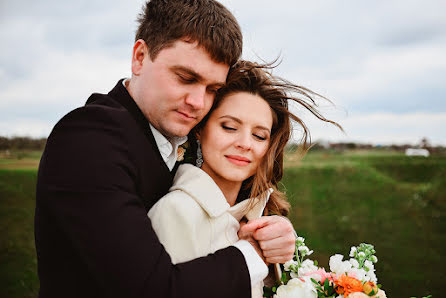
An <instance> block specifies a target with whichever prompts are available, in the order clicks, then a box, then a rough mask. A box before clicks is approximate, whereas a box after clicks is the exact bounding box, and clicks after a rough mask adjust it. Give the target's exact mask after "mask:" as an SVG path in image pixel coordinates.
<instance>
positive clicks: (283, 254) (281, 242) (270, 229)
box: [238, 215, 296, 264]
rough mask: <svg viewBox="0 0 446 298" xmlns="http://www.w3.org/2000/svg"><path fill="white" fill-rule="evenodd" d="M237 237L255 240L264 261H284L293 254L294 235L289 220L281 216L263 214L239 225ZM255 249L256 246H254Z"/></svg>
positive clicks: (294, 247) (289, 258) (294, 246)
mask: <svg viewBox="0 0 446 298" xmlns="http://www.w3.org/2000/svg"><path fill="white" fill-rule="evenodd" d="M238 234H239V238H240V239H244V240H248V241H249V242H250V243H251V244H253V243H252V241H250V240H249V238H250V237H251V238H253V239H252V240H257V242H258V245H259V246H260V249H261V250H262V254H263V257H264V260H265V263H282V264H283V263H285V262H286V261H289V260H291V259H292V258H293V256H294V250H295V249H296V237H295V235H294V229H293V225H292V224H291V222H290V221H289V220H288V219H287V218H284V217H282V216H275V215H273V216H263V217H261V218H258V219H253V220H250V221H249V222H248V223H247V224H244V225H240V230H239V232H238ZM253 246H254V245H253ZM256 249H257V248H256Z"/></svg>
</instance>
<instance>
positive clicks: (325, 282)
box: [324, 278, 330, 289]
mask: <svg viewBox="0 0 446 298" xmlns="http://www.w3.org/2000/svg"><path fill="white" fill-rule="evenodd" d="M329 285H330V284H329V282H328V278H326V279H325V281H324V289H328V287H329Z"/></svg>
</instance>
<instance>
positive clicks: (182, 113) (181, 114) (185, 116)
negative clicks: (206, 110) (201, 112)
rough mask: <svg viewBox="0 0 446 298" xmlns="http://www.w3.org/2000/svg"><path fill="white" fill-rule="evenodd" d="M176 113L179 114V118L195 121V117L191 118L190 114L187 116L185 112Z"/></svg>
mask: <svg viewBox="0 0 446 298" xmlns="http://www.w3.org/2000/svg"><path fill="white" fill-rule="evenodd" d="M176 112H177V113H178V114H180V116H182V117H183V118H185V119H188V120H195V119H197V117H196V116H193V115H192V114H189V113H187V112H182V111H178V110H177V111H176Z"/></svg>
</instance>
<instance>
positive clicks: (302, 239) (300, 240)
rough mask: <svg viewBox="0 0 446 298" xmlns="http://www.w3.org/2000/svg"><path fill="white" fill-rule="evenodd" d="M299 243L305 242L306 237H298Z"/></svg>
mask: <svg viewBox="0 0 446 298" xmlns="http://www.w3.org/2000/svg"><path fill="white" fill-rule="evenodd" d="M297 241H299V242H305V238H304V237H297Z"/></svg>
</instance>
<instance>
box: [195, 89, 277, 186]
mask: <svg viewBox="0 0 446 298" xmlns="http://www.w3.org/2000/svg"><path fill="white" fill-rule="evenodd" d="M272 124H273V116H272V111H271V108H270V107H269V105H268V103H267V102H266V101H265V100H264V99H263V98H261V97H260V96H258V95H253V94H251V93H247V92H237V93H233V94H230V95H228V96H226V97H225V98H224V99H223V101H222V102H221V103H220V106H219V107H218V108H217V109H215V110H214V111H213V112H212V114H211V115H210V117H209V119H208V121H207V123H206V124H205V126H204V127H203V129H202V130H201V132H200V135H199V139H200V142H201V145H202V153H203V165H202V169H203V170H204V171H205V172H206V173H208V174H209V176H211V177H212V178H213V179H214V181H215V182H216V183H217V185H222V184H220V183H223V184H227V183H229V182H235V183H237V184H240V185H241V183H242V182H243V181H244V180H246V179H247V178H249V177H251V176H253V175H254V174H255V172H256V170H257V168H258V166H259V164H260V162H261V160H262V158H263V157H264V156H265V153H266V151H267V150H268V146H269V141H270V134H271V128H272Z"/></svg>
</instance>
